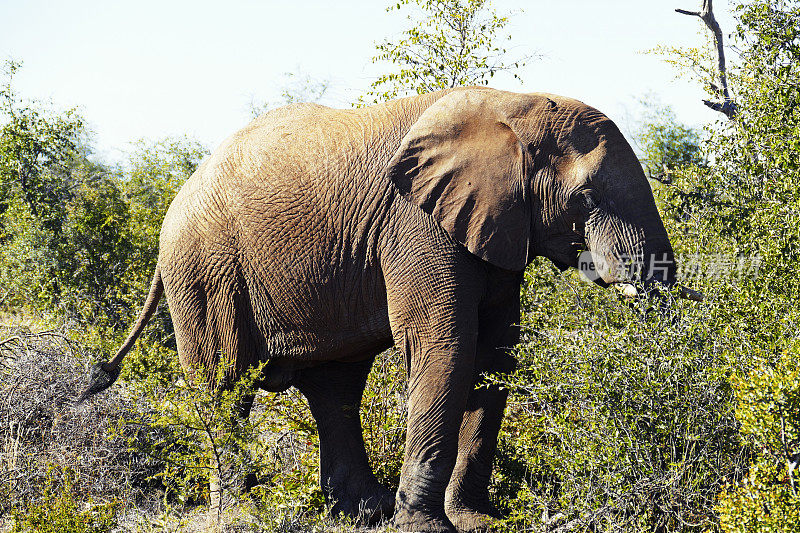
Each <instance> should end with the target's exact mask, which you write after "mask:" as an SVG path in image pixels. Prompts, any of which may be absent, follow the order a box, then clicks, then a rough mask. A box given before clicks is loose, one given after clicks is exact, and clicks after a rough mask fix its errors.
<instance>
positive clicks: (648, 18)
mask: <svg viewBox="0 0 800 533" xmlns="http://www.w3.org/2000/svg"><path fill="white" fill-rule="evenodd" d="M700 4H701V1H700V0H602V1H601V0H528V1H526V2H520V1H516V2H514V1H507V0H495V1H494V2H493V4H492V5H493V7H494V8H495V9H496V10H497V11H498V12H499V13H508V12H512V11H518V10H519V9H520V8H522V9H523V11H522V12H516V13H513V14H512V15H511V22H510V24H509V26H508V29H509V31H510V33H511V35H512V40H511V41H510V42H509V43H508V44H509V48H510V54H511V55H512V56H514V55H518V56H523V55H534V54H537V55H540V56H541V58H540V59H533V60H530V61H529V62H528V64H527V65H526V66H525V67H524V68H523V69H522V70H521V71H520V72H519V74H520V76H521V77H522V79H523V83H522V84H520V83H519V82H518V81H516V80H514V79H512V78H510V77H504V76H499V77H496V78H495V82H494V83H493V84H492V85H493V86H494V87H497V88H500V89H508V90H516V91H528V92H538V91H542V92H552V93H557V94H562V95H566V96H571V97H575V98H578V99H580V100H583V101H584V102H586V103H588V104H590V105H593V106H595V107H597V108H599V109H600V110H601V111H604V112H605V113H606V114H608V115H609V116H611V117H612V118H613V119H615V120H616V121H617V122H619V123H620V125H621V126H622V127H623V129H624V128H625V127H626V125H627V124H628V123H630V121H631V117H635V116H636V114H637V112H638V107H637V103H636V102H637V98H640V97H642V96H645V95H647V94H653V95H655V96H656V97H657V98H658V100H659V101H660V102H661V103H664V104H668V105H671V106H672V107H673V108H674V109H675V111H676V113H677V114H678V117H679V118H680V119H681V120H682V121H684V122H685V123H688V124H692V125H699V124H702V123H704V122H708V121H710V120H714V119H716V118H717V117H716V114H715V113H713V112H711V111H709V110H707V109H706V108H705V107H704V106H703V105H702V103H701V101H700V99H701V98H702V96H703V94H702V91H701V90H700V88H699V87H698V86H697V85H695V84H693V83H692V82H691V81H690V80H689V79H688V78H687V77H685V76H684V77H682V78H680V79H677V80H676V79H675V74H676V73H675V71H674V70H673V69H672V68H671V67H670V66H669V65H667V64H665V63H664V62H663V61H661V60H660V59H659V58H658V57H657V56H654V55H646V54H642V53H641V52H643V51H644V50H647V49H651V48H653V47H655V46H657V45H659V44H668V45H674V46H699V45H700V44H701V43H702V40H703V39H704V32H705V27H704V26H703V24H702V22H701V21H700V20H699V19H697V18H695V17H687V16H684V15H679V14H677V13H675V12H674V9H675V8H677V7H680V8H684V9H692V10H696V9H699V6H700ZM386 5H388V2H386V1H384V0H375V1H362V2H357V1H353V0H337V1H331V0H328V1H316V0H315V1H309V0H306V1H303V0H296V1H294V2H286V1H285V0H284V1H271V0H262V1H255V0H226V1H225V2H221V1H205V0H192V1H188V0H186V1H185V0H137V1H135V2H134V1H115V0H104V1H99V0H82V1H81V0H74V1H61V2H52V1H49V2H46V1H42V0H0V57H2V58H14V59H16V60H21V61H23V62H24V68H23V70H22V71H21V72H20V73H19V76H18V79H17V90H18V91H19V92H20V93H21V94H22V95H23V96H25V97H28V98H38V99H47V100H51V101H52V103H53V104H54V105H55V106H56V107H57V108H59V109H65V108H68V107H73V106H78V107H79V108H80V109H81V111H82V114H83V115H84V117H85V118H86V119H87V120H88V122H89V124H90V126H91V128H92V130H93V131H94V133H95V145H96V150H97V152H98V154H99V155H100V156H101V157H103V158H105V159H106V160H110V161H115V160H121V159H124V157H125V153H126V152H127V151H129V150H130V149H131V146H130V143H131V142H133V141H135V140H137V139H139V138H148V139H158V138H163V137H166V136H176V135H184V134H186V135H189V136H191V137H194V138H197V139H198V140H200V141H201V142H203V143H204V144H206V145H208V146H209V147H210V148H213V147H214V146H216V145H217V144H219V143H220V142H221V141H222V140H223V139H224V138H225V137H227V136H228V135H229V134H231V133H233V132H234V131H235V130H236V129H238V128H239V127H241V126H243V125H244V124H246V123H247V121H248V120H249V106H250V102H251V101H252V100H254V99H255V100H257V101H266V102H275V103H277V102H279V101H280V92H281V89H282V87H283V86H284V85H285V83H286V77H285V73H287V72H299V73H303V74H304V75H310V76H312V77H313V78H319V79H325V80H328V81H329V83H330V89H329V90H328V92H327V93H326V97H325V99H324V101H323V103H326V104H328V105H333V106H337V107H347V106H349V105H350V103H351V102H352V101H354V100H355V99H357V97H358V96H359V95H361V94H363V93H364V92H365V91H366V90H367V89H368V87H369V84H370V82H372V81H373V80H374V79H375V77H376V76H377V75H378V74H380V73H381V72H384V71H385V70H386V68H387V67H386V66H385V65H383V66H381V65H374V64H372V62H371V57H372V56H373V55H374V53H375V43H376V42H378V41H381V40H383V39H384V38H387V37H394V36H397V35H399V33H400V32H401V31H402V30H403V29H404V27H405V26H406V25H407V22H406V21H405V19H404V17H403V15H402V14H401V13H402V12H401V13H398V12H397V11H392V12H389V13H387V12H386V11H385V7H386ZM715 12H716V14H717V18H718V20H719V21H720V23H721V25H722V27H723V31H724V32H725V33H726V34H727V33H729V32H731V31H733V20H732V18H731V16H730V13H729V6H728V2H726V1H724V0H717V2H715Z"/></svg>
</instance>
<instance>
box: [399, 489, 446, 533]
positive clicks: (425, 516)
mask: <svg viewBox="0 0 800 533" xmlns="http://www.w3.org/2000/svg"><path fill="white" fill-rule="evenodd" d="M392 525H393V526H394V527H396V528H397V529H398V530H400V531H420V532H425V533H457V530H456V528H455V526H453V523H452V522H451V521H450V519H449V518H448V517H447V515H446V514H445V512H444V509H442V510H441V511H438V510H432V509H430V508H425V507H421V506H412V505H410V504H409V503H408V502H404V501H403V498H402V492H401V493H399V494H398V499H397V501H396V503H395V511H394V517H393V518H392Z"/></svg>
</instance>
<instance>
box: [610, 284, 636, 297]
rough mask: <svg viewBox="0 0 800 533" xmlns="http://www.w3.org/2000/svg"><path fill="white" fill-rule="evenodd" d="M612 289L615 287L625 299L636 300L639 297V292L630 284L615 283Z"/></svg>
mask: <svg viewBox="0 0 800 533" xmlns="http://www.w3.org/2000/svg"><path fill="white" fill-rule="evenodd" d="M614 287H616V288H617V290H618V291H619V292H620V294H622V295H623V296H624V297H625V298H636V297H637V296H639V291H638V290H636V287H634V286H633V284H631V283H616V284H615V285H614Z"/></svg>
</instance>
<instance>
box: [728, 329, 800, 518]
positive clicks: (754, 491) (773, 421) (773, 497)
mask: <svg viewBox="0 0 800 533" xmlns="http://www.w3.org/2000/svg"><path fill="white" fill-rule="evenodd" d="M798 356H800V346H798V344H796V343H795V344H794V345H793V346H792V348H791V349H789V350H787V351H786V352H785V353H784V354H783V356H782V357H781V359H780V361H779V362H778V364H777V365H775V366H772V365H770V364H766V363H763V364H762V365H760V366H759V367H757V368H755V369H753V370H752V371H750V372H749V373H747V374H745V375H738V376H735V377H733V378H732V380H731V382H732V384H733V387H734V390H735V392H736V402H737V406H736V417H737V418H738V419H739V422H740V423H741V432H742V435H744V437H745V440H746V442H747V443H748V445H749V446H750V448H751V449H752V450H753V453H754V454H755V458H754V460H753V462H752V464H751V465H750V471H749V473H748V474H747V476H745V477H744V478H742V479H741V480H739V481H738V482H736V483H732V484H730V485H728V486H727V487H725V489H724V490H723V492H722V495H721V496H720V501H719V505H718V507H717V511H718V512H719V514H720V526H721V528H722V529H723V530H724V531H731V532H742V533H744V532H750V533H757V532H758V533H760V532H768V531H769V532H772V531H800V492H798V491H800V476H798V472H797V471H796V467H797V464H798V462H800V359H798Z"/></svg>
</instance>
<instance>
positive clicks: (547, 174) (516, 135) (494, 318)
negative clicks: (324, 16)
mask: <svg viewBox="0 0 800 533" xmlns="http://www.w3.org/2000/svg"><path fill="white" fill-rule="evenodd" d="M583 249H589V250H591V251H592V252H593V253H595V254H597V255H598V256H600V257H603V258H604V261H602V264H603V265H605V266H604V267H603V266H601V270H600V272H599V275H600V278H601V279H599V280H598V283H600V284H602V285H604V286H605V285H607V284H612V283H615V282H623V281H627V280H626V278H625V276H626V272H627V271H626V270H625V269H620V268H616V267H617V266H618V265H619V264H620V262H621V261H623V262H624V260H625V259H627V258H631V257H639V258H642V257H644V258H648V257H651V256H658V257H659V258H663V257H666V258H668V260H669V261H670V268H669V269H668V271H666V272H663V271H662V272H659V276H658V277H660V278H661V281H665V282H667V283H672V282H673V275H674V265H673V264H672V249H671V247H670V243H669V240H668V239H667V234H666V232H665V230H664V226H663V224H662V222H661V219H660V217H659V214H658V211H657V209H656V205H655V203H654V201H653V196H652V193H651V190H650V187H649V184H648V182H647V180H646V178H645V176H644V174H643V172H642V169H641V166H640V165H639V162H638V161H637V158H636V156H635V155H634V153H633V150H632V149H631V148H630V146H629V145H628V143H627V142H626V141H625V139H624V138H623V136H622V135H621V134H620V132H619V130H618V129H617V127H616V126H615V125H614V124H613V123H612V122H611V120H609V119H608V118H607V117H605V116H604V115H603V114H601V113H600V112H599V111H597V110H595V109H593V108H591V107H588V106H586V105H585V104H582V103H581V102H578V101H575V100H571V99H568V98H563V97H559V96H554V95H547V94H514V93H508V92H501V91H495V90H492V89H485V88H466V89H455V90H451V91H443V92H437V93H432V94H427V95H421V96H415V97H411V98H406V99H401V100H397V101H393V102H389V103H386V104H381V105H376V106H373V107H368V108H363V109H349V110H337V109H330V108H327V107H323V106H319V105H312V104H299V105H291V106H288V107H284V108H281V109H277V110H275V111H271V112H268V113H266V114H264V115H262V116H261V117H259V118H257V119H256V120H254V121H253V122H252V123H251V124H250V125H248V126H247V127H246V128H244V129H243V130H241V131H240V132H238V133H236V134H235V135H234V136H233V137H231V138H230V139H228V140H227V141H226V142H225V143H224V144H223V145H222V146H221V147H220V148H219V149H218V150H216V152H215V153H214V154H213V155H212V156H211V157H210V158H209V159H208V160H207V161H206V162H204V163H203V164H202V165H201V166H200V168H198V169H197V171H196V172H195V173H194V175H192V177H191V178H190V179H189V180H188V181H187V182H186V184H185V185H184V186H183V188H182V189H181V191H180V192H179V193H178V195H177V197H176V198H175V200H174V201H173V203H172V205H171V206H170V208H169V211H168V213H167V215H166V218H165V220H164V224H163V227H162V230H161V243H160V252H159V260H158V267H157V269H156V272H155V276H154V280H153V289H152V291H151V294H150V296H149V298H148V301H147V303H146V304H145V309H144V311H143V312H142V316H141V317H140V320H139V322H138V323H137V325H136V326H135V328H134V331H133V332H132V333H131V337H130V338H129V340H128V341H127V342H126V344H125V345H124V346H123V347H122V348H121V349H120V352H119V353H118V354H117V356H115V358H114V359H112V360H111V361H109V362H108V363H105V364H103V365H102V366H101V369H100V371H101V372H105V373H106V374H110V375H111V376H112V378H113V374H114V373H115V372H118V368H119V364H120V362H121V360H122V358H123V357H124V355H125V353H126V352H127V351H128V349H129V348H130V346H131V345H132V343H133V341H134V340H135V338H136V336H137V335H138V334H139V332H140V331H141V328H142V326H143V324H144V323H145V322H146V321H147V319H148V318H149V316H150V315H151V314H152V312H153V310H154V309H155V306H156V304H157V302H158V300H159V298H160V296H161V293H162V290H163V293H164V294H166V298H167V302H168V304H169V308H170V312H171V315H172V319H173V322H174V325H175V332H176V337H177V344H178V352H179V355H180V360H181V364H182V365H183V366H184V368H190V367H192V366H193V365H200V366H201V367H203V368H205V369H207V370H208V371H209V372H208V374H210V375H214V373H215V368H216V367H217V365H219V364H231V365H232V366H231V369H232V370H231V372H230V375H229V378H230V380H235V379H236V378H237V377H238V376H239V375H240V374H241V373H242V372H243V371H244V370H245V369H246V368H248V367H249V366H250V365H253V364H256V363H258V362H261V361H266V362H267V366H266V370H265V372H264V374H263V381H262V383H261V386H262V387H263V388H264V389H266V390H270V391H281V390H284V389H286V388H287V387H290V386H295V387H297V388H298V389H300V391H302V393H303V394H304V395H305V396H306V398H307V399H308V402H309V404H310V406H311V410H312V412H313V415H314V417H315V419H316V421H317V424H318V427H319V438H320V455H321V459H320V468H321V474H320V480H321V484H322V486H323V489H324V491H325V492H326V493H327V494H329V496H330V497H331V498H332V501H334V502H335V505H334V511H343V512H345V513H349V514H357V513H358V511H359V507H361V508H365V509H366V510H367V514H368V515H369V516H370V517H371V518H372V519H377V518H379V517H381V516H390V515H391V514H392V512H393V513H394V515H393V520H394V524H395V525H396V526H397V527H398V528H399V529H400V530H403V531H409V530H413V531H453V530H454V529H453V528H454V526H455V528H458V529H459V530H476V529H481V528H482V527H483V524H484V523H485V519H486V518H487V516H488V515H493V514H494V510H493V508H492V506H491V505H490V503H489V498H488V492H487V486H488V483H489V477H490V474H491V470H492V456H493V454H494V451H495V446H496V441H497V433H498V430H499V427H500V422H501V418H502V416H503V410H504V408H505V405H506V392H505V391H503V390H500V389H499V388H495V387H489V388H481V389H480V390H475V388H474V384H475V383H476V380H477V379H478V376H479V375H480V374H481V373H482V372H485V371H501V372H508V371H511V370H512V369H513V368H514V366H515V361H514V359H513V358H512V357H511V356H510V355H509V354H508V353H507V349H508V348H509V347H512V346H514V345H515V344H516V343H517V341H518V329H517V326H516V324H518V323H519V313H520V311H519V288H520V283H521V280H522V272H523V270H524V268H525V266H526V264H527V263H528V262H530V261H531V260H532V259H533V258H534V257H536V256H545V257H548V258H550V259H551V260H552V261H553V262H554V263H556V264H557V265H559V266H561V267H563V268H566V267H568V266H573V267H575V266H576V265H577V257H578V254H579V252H580V251H581V250H583ZM664 254H666V256H664ZM647 263H648V262H647V261H644V262H643V263H641V264H640V265H639V266H642V270H641V272H643V274H644V276H643V277H644V278H645V279H646V281H651V280H652V278H653V275H651V274H655V272H651V271H650V270H649V269H648V264H647ZM392 345H394V346H396V347H397V348H398V349H399V351H400V352H401V353H402V355H403V357H404V359H405V362H406V364H407V366H408V376H409V377H408V380H409V381H408V391H409V403H408V411H409V415H408V433H407V435H408V437H407V441H406V447H405V458H404V463H403V468H402V474H401V477H400V485H399V487H398V489H397V493H396V495H393V494H390V493H389V491H387V489H385V488H384V487H382V486H381V485H380V484H379V483H378V482H377V481H376V479H375V477H374V475H373V473H372V472H371V470H370V468H369V466H368V463H367V456H366V453H365V450H364V444H363V439H362V432H361V424H360V420H359V417H358V416H357V415H356V414H355V413H357V412H358V406H359V404H360V402H361V395H362V392H363V389H364V383H365V380H366V377H367V374H368V372H369V369H370V367H371V365H372V362H373V359H374V357H375V355H376V354H378V353H379V352H381V351H382V350H385V349H386V348H388V347H390V346H392ZM221 354H224V355H223V356H221ZM220 357H224V360H223V361H221V360H220ZM101 387H102V386H101ZM392 510H393V511H392Z"/></svg>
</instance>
